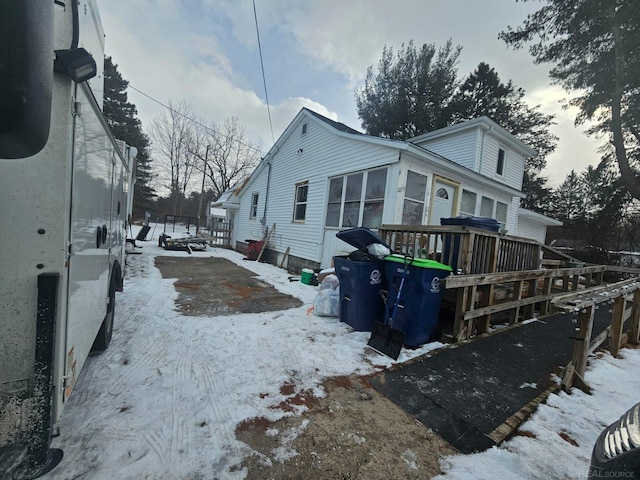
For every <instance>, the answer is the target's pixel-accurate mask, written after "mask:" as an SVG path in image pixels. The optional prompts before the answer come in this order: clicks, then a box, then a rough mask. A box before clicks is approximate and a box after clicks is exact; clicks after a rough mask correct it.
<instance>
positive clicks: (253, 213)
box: [249, 193, 258, 218]
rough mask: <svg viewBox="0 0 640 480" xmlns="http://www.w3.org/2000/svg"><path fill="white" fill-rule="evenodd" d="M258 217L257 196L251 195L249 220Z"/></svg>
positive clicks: (255, 194)
mask: <svg viewBox="0 0 640 480" xmlns="http://www.w3.org/2000/svg"><path fill="white" fill-rule="evenodd" d="M257 216H258V194H257V193H254V194H253V195H251V208H250V209H249V218H256V217H257Z"/></svg>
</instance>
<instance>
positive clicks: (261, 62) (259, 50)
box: [253, 0, 276, 143]
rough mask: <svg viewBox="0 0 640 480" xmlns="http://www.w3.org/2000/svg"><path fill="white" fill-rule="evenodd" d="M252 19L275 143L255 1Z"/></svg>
mask: <svg viewBox="0 0 640 480" xmlns="http://www.w3.org/2000/svg"><path fill="white" fill-rule="evenodd" d="M253 18H254V19H255V21H256V35H257V36H258V52H260V68H261V69H262V84H263V85H264V99H265V101H266V102H267V113H268V114H269V127H270V128H271V141H272V142H273V143H276V139H275V137H274V136H273V123H272V122H271V106H270V105H269V94H268V93H267V80H266V77H265V75H264V62H263V61H262V44H261V43H260V30H259V29H258V14H257V13H256V0H253Z"/></svg>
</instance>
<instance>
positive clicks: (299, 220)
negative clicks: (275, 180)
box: [292, 181, 309, 223]
mask: <svg viewBox="0 0 640 480" xmlns="http://www.w3.org/2000/svg"><path fill="white" fill-rule="evenodd" d="M303 188H306V189H307V193H306V195H305V201H304V202H301V201H300V200H299V198H298V193H299V192H300V191H301V189H303ZM308 199H309V182H308V181H306V182H300V183H296V188H295V192H294V197H293V219H292V221H293V222H294V223H304V221H305V219H306V217H307V205H308V203H307V201H308ZM301 205H304V215H303V216H302V218H296V216H297V214H298V207H299V206H301Z"/></svg>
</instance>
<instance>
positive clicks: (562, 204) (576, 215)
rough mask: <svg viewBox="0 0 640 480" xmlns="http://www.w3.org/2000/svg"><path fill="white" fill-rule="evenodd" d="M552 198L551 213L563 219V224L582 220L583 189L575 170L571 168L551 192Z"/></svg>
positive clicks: (566, 224) (583, 215)
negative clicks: (562, 180)
mask: <svg viewBox="0 0 640 480" xmlns="http://www.w3.org/2000/svg"><path fill="white" fill-rule="evenodd" d="M552 200H553V202H552V205H551V208H550V210H551V213H552V214H553V215H554V216H555V218H557V219H558V220H561V221H563V222H564V223H565V226H568V225H573V224H575V223H579V222H580V221H583V220H584V218H585V212H584V204H585V190H584V185H583V183H582V180H581V179H580V177H579V176H578V174H577V173H576V172H575V170H571V173H569V175H567V177H566V178H565V180H564V182H562V183H561V184H560V186H559V187H558V188H557V189H556V190H555V191H554V192H553V196H552Z"/></svg>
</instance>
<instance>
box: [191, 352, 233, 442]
mask: <svg viewBox="0 0 640 480" xmlns="http://www.w3.org/2000/svg"><path fill="white" fill-rule="evenodd" d="M194 367H195V368H196V372H197V373H198V374H199V376H200V377H201V378H200V379H201V380H202V381H203V382H204V386H205V388H206V392H205V395H206V396H207V399H208V400H209V405H210V407H211V413H212V415H213V418H212V419H211V420H212V421H213V423H214V424H215V425H217V426H218V428H219V429H220V430H222V431H219V432H217V434H218V435H217V436H222V437H223V439H224V443H225V444H228V445H233V444H234V443H235V442H236V434H235V429H233V428H231V426H230V424H229V420H230V419H233V418H234V416H233V415H231V412H230V411H229V409H228V408H227V407H226V402H225V401H224V400H221V399H223V398H224V396H225V395H226V392H228V391H229V389H228V388H227V386H226V385H224V382H218V381H217V380H216V379H217V378H221V377H222V376H221V375H219V374H216V373H215V372H213V370H212V369H211V367H210V366H209V365H208V364H206V363H201V364H198V365H195V366H194ZM221 384H222V385H221ZM232 421H233V420H232ZM220 434H222V435H220ZM223 446H224V445H220V447H223Z"/></svg>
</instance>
